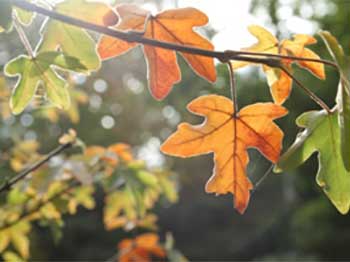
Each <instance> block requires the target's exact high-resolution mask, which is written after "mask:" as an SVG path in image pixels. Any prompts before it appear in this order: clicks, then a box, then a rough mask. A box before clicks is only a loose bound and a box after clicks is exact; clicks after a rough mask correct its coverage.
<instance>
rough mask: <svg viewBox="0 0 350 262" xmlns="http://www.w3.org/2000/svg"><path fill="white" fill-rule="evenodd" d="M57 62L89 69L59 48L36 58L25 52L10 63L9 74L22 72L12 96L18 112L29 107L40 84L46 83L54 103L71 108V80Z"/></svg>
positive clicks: (61, 64)
mask: <svg viewBox="0 0 350 262" xmlns="http://www.w3.org/2000/svg"><path fill="white" fill-rule="evenodd" d="M54 66H55V67H58V68H60V69H63V70H69V71H75V72H81V71H82V70H85V66H84V65H82V64H81V63H80V62H79V61H78V60H77V59H76V58H74V57H70V56H66V55H64V54H62V53H59V52H43V53H39V54H38V55H37V56H36V57H34V58H32V57H29V56H25V55H21V56H19V57H17V58H15V59H13V60H11V61H10V62H9V63H8V64H7V65H6V67H5V73H6V75H7V76H9V77H15V76H19V80H18V82H17V84H16V86H15V89H14V91H13V93H12V96H11V100H10V106H11V109H12V112H13V113H14V114H19V113H21V112H22V111H23V110H24V109H25V107H26V106H27V105H28V104H29V103H30V101H31V100H32V98H33V96H34V95H35V92H36V90H37V87H38V86H39V85H40V84H42V85H43V86H44V87H45V89H46V94H47V98H48V99H49V100H50V102H51V103H52V104H54V105H55V106H57V107H59V108H63V109H68V108H69V105H70V97H69V93H68V90H67V83H66V81H65V80H64V79H63V78H62V77H61V76H59V75H58V74H57V73H56V71H55V70H54V68H53V67H54Z"/></svg>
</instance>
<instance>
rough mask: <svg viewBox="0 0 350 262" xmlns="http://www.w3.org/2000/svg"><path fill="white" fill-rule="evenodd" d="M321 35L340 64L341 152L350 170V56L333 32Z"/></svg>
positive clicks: (338, 103)
mask: <svg viewBox="0 0 350 262" xmlns="http://www.w3.org/2000/svg"><path fill="white" fill-rule="evenodd" d="M320 36H321V37H322V39H323V41H324V42H325V44H326V46H327V48H328V51H329V53H330V54H331V56H332V58H333V60H334V61H335V62H336V63H337V65H338V70H339V74H340V77H339V85H338V95H337V99H336V102H337V108H338V112H339V116H338V122H339V126H340V140H341V152H342V157H343V161H344V165H345V167H346V169H347V170H348V171H350V147H349V144H350V58H349V57H348V56H347V55H345V53H344V50H343V48H342V46H341V45H340V44H339V43H338V41H337V39H336V38H335V37H334V36H333V35H332V34H330V33H329V32H327V31H322V32H320Z"/></svg>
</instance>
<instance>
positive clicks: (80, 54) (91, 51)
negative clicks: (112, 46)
mask: <svg viewBox="0 0 350 262" xmlns="http://www.w3.org/2000/svg"><path fill="white" fill-rule="evenodd" d="M55 11H56V12H58V13H61V14H64V15H67V16H71V17H74V18H77V19H80V20H84V21H87V22H92V23H95V24H98V25H105V26H109V25H113V24H115V23H116V22H117V21H118V17H117V15H116V14H115V13H114V12H113V11H112V10H111V9H110V7H109V6H108V5H106V4H103V3H92V2H86V1H84V0H68V1H65V2H63V3H60V4H57V5H56V6H55ZM41 33H42V40H41V43H40V45H39V50H40V51H57V50H59V49H60V50H62V51H63V52H64V53H66V54H68V55H70V56H73V57H76V58H78V59H79V60H80V61H81V63H82V64H83V65H84V66H85V67H86V68H87V71H96V70H98V69H99V68H100V66H101V60H100V58H99V56H98V54H97V51H96V43H95V41H94V40H93V39H92V37H91V36H90V35H89V34H88V33H87V32H86V31H85V30H84V29H81V28H78V27H75V26H71V25H68V24H65V23H62V22H59V21H56V20H53V19H50V20H48V21H47V23H46V24H45V25H44V26H43V28H42V30H41Z"/></svg>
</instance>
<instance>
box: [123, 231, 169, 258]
mask: <svg viewBox="0 0 350 262" xmlns="http://www.w3.org/2000/svg"><path fill="white" fill-rule="evenodd" d="M118 249H119V260H118V261H120V262H132V261H139V262H151V261H152V259H151V258H152V257H157V258H165V256H166V253H165V250H164V249H163V248H162V247H161V246H160V245H159V237H158V236H157V235H156V234H154V233H145V234H142V235H140V236H138V237H136V238H135V239H124V240H123V241H121V242H120V243H119V245H118Z"/></svg>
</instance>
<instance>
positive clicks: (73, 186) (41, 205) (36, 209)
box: [0, 180, 80, 232]
mask: <svg viewBox="0 0 350 262" xmlns="http://www.w3.org/2000/svg"><path fill="white" fill-rule="evenodd" d="M79 184H80V183H79V182H78V181H76V180H74V181H73V182H71V183H70V184H69V185H68V186H66V187H65V188H63V189H62V190H60V191H59V192H57V193H56V194H54V195H52V196H51V197H49V198H48V199H46V200H44V201H42V202H41V203H40V204H38V205H37V206H36V207H35V208H34V209H31V210H28V211H26V212H24V213H23V214H21V215H20V216H19V217H18V218H17V219H16V220H14V221H12V222H10V223H6V224H4V225H3V226H1V227H0V232H1V231H2V230H6V229H8V228H10V227H13V226H14V225H16V224H18V223H19V222H21V221H22V220H23V219H26V218H28V217H30V216H32V215H33V214H35V213H36V212H38V211H40V209H41V208H43V207H44V206H45V205H47V204H49V203H51V202H52V201H54V200H56V199H57V198H59V197H60V196H62V195H64V194H66V193H68V191H69V190H71V189H73V188H75V187H77V186H78V185H79Z"/></svg>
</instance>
